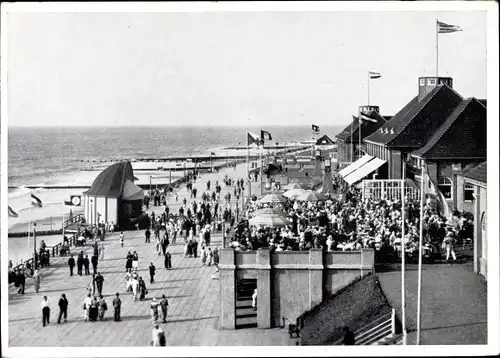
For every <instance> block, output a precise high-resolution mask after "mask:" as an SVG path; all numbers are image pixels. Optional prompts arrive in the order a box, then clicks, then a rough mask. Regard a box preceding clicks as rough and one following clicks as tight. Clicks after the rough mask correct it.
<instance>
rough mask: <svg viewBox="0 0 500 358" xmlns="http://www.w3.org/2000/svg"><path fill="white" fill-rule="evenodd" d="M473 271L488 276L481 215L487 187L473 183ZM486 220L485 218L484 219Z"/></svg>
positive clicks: (486, 247) (483, 210) (485, 240)
mask: <svg viewBox="0 0 500 358" xmlns="http://www.w3.org/2000/svg"><path fill="white" fill-rule="evenodd" d="M474 187H475V189H474V194H475V196H476V198H475V202H474V272H476V273H479V274H481V275H483V276H484V277H485V278H486V279H487V278H488V261H487V255H488V237H487V235H486V234H487V233H486V232H484V231H483V222H482V219H483V215H487V214H486V210H487V205H488V203H487V197H486V195H487V189H486V188H483V187H481V186H479V185H474ZM486 221H487V220H486Z"/></svg>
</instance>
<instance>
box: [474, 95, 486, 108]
mask: <svg viewBox="0 0 500 358" xmlns="http://www.w3.org/2000/svg"><path fill="white" fill-rule="evenodd" d="M470 99H471V100H475V101H476V102H477V103H479V104H480V105H481V106H483V107H484V108H486V109H488V107H486V106H485V104H484V103H483V102H481V101H480V100H479V98H476V97H470ZM485 100H486V99H484V101H485Z"/></svg>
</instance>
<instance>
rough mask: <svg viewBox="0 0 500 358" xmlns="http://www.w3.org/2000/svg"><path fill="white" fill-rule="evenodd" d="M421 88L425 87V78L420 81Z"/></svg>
mask: <svg viewBox="0 0 500 358" xmlns="http://www.w3.org/2000/svg"><path fill="white" fill-rule="evenodd" d="M420 86H425V79H423V78H421V79H420Z"/></svg>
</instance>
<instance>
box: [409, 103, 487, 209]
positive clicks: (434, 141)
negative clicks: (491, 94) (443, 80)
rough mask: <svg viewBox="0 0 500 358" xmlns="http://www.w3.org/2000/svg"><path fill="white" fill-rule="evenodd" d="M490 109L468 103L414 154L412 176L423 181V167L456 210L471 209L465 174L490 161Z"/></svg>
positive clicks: (469, 188) (453, 113) (460, 107)
mask: <svg viewBox="0 0 500 358" xmlns="http://www.w3.org/2000/svg"><path fill="white" fill-rule="evenodd" d="M486 125H487V123H486V107H485V106H484V104H483V103H482V102H480V101H479V100H477V99H475V98H467V99H464V100H463V101H462V102H461V103H460V104H459V105H458V106H456V107H455V109H454V110H453V112H452V113H451V114H450V115H448V117H447V118H446V120H445V121H444V123H443V124H442V125H441V126H439V127H438V128H437V129H436V130H435V131H434V133H432V136H431V137H430V138H429V139H428V141H427V143H426V144H425V145H424V146H422V147H421V148H419V149H417V150H415V151H413V152H412V153H411V155H410V158H409V159H410V160H411V162H409V163H408V166H407V169H408V176H409V177H414V178H415V179H416V180H417V181H420V172H421V168H422V165H425V167H426V168H427V172H428V173H429V176H430V177H431V179H433V180H434V181H435V182H436V183H437V184H438V189H439V190H440V191H441V192H442V193H443V195H444V196H445V197H446V198H447V200H448V202H449V204H450V206H451V207H452V208H454V209H456V210H459V211H463V210H464V209H470V205H466V204H467V203H470V202H472V201H473V200H472V195H470V193H469V195H466V191H469V192H470V191H471V187H470V186H464V181H463V178H462V175H461V174H462V172H463V171H464V170H468V169H469V168H470V167H472V166H474V165H477V164H479V163H481V162H483V161H485V160H486V156H487V149H486Z"/></svg>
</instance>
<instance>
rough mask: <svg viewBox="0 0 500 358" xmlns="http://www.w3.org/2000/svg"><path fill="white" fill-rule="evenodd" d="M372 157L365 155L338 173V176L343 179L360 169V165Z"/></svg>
mask: <svg viewBox="0 0 500 358" xmlns="http://www.w3.org/2000/svg"><path fill="white" fill-rule="evenodd" d="M373 158H374V157H372V156H371V155H368V154H365V155H364V156H362V157H361V158H359V159H358V160H356V161H355V162H354V163H352V164H350V165H349V166H347V167H345V168H344V169H342V170H341V171H339V174H340V175H342V176H343V177H344V178H345V177H346V176H348V175H349V174H351V173H352V172H354V171H355V170H356V169H358V168H359V167H361V166H362V165H364V164H366V163H368V162H369V161H370V160H372V159H373Z"/></svg>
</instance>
